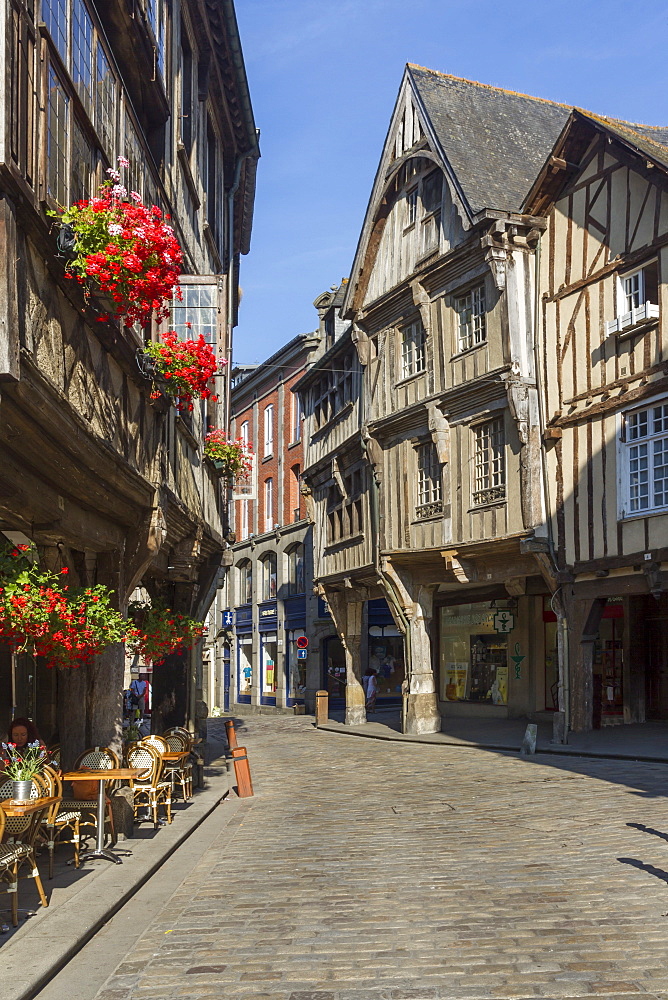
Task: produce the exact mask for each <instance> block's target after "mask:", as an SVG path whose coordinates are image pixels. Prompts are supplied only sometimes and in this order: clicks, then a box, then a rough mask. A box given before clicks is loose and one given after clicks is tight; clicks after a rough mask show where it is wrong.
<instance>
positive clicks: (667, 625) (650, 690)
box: [646, 598, 668, 719]
mask: <svg viewBox="0 0 668 1000" xmlns="http://www.w3.org/2000/svg"><path fill="white" fill-rule="evenodd" d="M652 600H653V598H652ZM646 626H647V631H646V635H647V640H648V641H647V661H648V662H647V666H648V668H649V669H648V671H647V718H648V719H668V617H666V618H664V617H658V616H657V617H656V618H648V619H647V620H646Z"/></svg>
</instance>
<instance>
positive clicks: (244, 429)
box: [239, 420, 250, 448]
mask: <svg viewBox="0 0 668 1000" xmlns="http://www.w3.org/2000/svg"><path fill="white" fill-rule="evenodd" d="M249 430H250V425H249V422H248V421H247V420H244V422H243V423H242V425H241V427H240V428H239V437H240V438H241V440H242V442H243V446H244V448H247V447H248V441H249Z"/></svg>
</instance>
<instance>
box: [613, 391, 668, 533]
mask: <svg viewBox="0 0 668 1000" xmlns="http://www.w3.org/2000/svg"><path fill="white" fill-rule="evenodd" d="M623 438H624V442H623V470H624V471H623V475H624V487H625V488H624V499H623V507H622V511H621V516H622V517H625V516H628V515H634V514H639V513H642V512H644V511H646V512H648V513H651V512H653V511H660V510H665V509H666V508H667V507H668V404H666V403H661V404H659V405H657V406H651V407H649V408H647V409H645V410H636V411H635V412H633V413H627V414H625V416H624V423H623Z"/></svg>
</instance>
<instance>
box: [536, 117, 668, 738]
mask: <svg viewBox="0 0 668 1000" xmlns="http://www.w3.org/2000/svg"><path fill="white" fill-rule="evenodd" d="M667 174H668V128H652V127H650V126H643V125H629V124H628V123H625V122H617V121H611V120H609V119H602V118H600V117H597V116H594V115H590V114H587V113H584V112H580V111H574V112H573V114H572V115H571V116H570V117H569V120H568V123H567V125H566V127H565V129H564V131H563V133H562V135H561V136H560V138H559V141H558V143H557V144H556V146H555V147H554V150H553V151H552V152H551V155H550V157H549V159H548V160H547V161H546V163H545V165H544V167H543V169H542V170H541V171H540V173H539V176H538V178H537V180H536V182H535V184H534V185H533V188H532V190H531V193H530V195H529V197H528V198H527V200H526V202H525V210H526V211H527V212H529V213H531V214H534V215H539V216H541V217H542V218H544V219H545V222H546V227H547V228H546V230H545V232H544V234H543V235H542V237H541V243H540V246H541V253H540V259H541V265H540V322H539V325H538V329H537V352H538V364H539V371H540V372H541V376H542V382H541V388H542V392H541V397H542V399H541V410H542V415H543V418H544V430H543V438H544V441H545V458H544V460H545V467H546V477H545V483H546V497H547V503H548V508H549V515H550V517H549V526H550V543H551V547H552V551H553V554H554V561H555V564H556V565H555V579H554V590H555V598H554V600H553V602H552V608H551V611H552V615H551V617H552V618H553V619H554V620H555V623H556V622H557V619H558V622H559V624H560V627H561V628H560V630H561V631H562V635H565V636H567V637H568V642H566V643H565V644H564V651H563V653H564V655H563V657H562V676H561V684H562V689H563V690H564V692H565V695H566V697H565V698H564V699H563V702H562V709H563V710H564V711H565V712H566V713H568V714H569V715H570V719H567V722H570V725H571V727H572V728H573V729H577V730H582V729H589V728H591V727H592V726H599V725H605V724H614V723H622V722H643V721H645V720H646V719H657V718H658V719H661V718H663V719H665V718H668V683H667V681H666V678H668V594H667V593H666V590H667V588H668V572H667V570H668V320H667V310H668V176H667ZM553 627H554V628H555V629H556V628H557V624H555V625H554V626H553ZM569 691H570V698H569V697H568V692H569Z"/></svg>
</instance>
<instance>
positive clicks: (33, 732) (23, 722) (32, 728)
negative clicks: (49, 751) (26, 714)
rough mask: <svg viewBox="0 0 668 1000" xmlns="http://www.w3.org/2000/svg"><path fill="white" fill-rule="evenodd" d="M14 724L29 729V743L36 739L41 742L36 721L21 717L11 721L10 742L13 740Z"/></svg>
mask: <svg viewBox="0 0 668 1000" xmlns="http://www.w3.org/2000/svg"><path fill="white" fill-rule="evenodd" d="M14 726H23V727H24V728H25V729H26V730H27V731H28V743H34V742H35V740H37V741H38V742H39V743H41V740H40V737H39V733H38V732H37V726H36V725H35V723H34V722H31V721H30V719H21V718H19V719H12V721H11V723H10V726H9V733H8V737H9V741H10V742H12V732H13V730H14Z"/></svg>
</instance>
